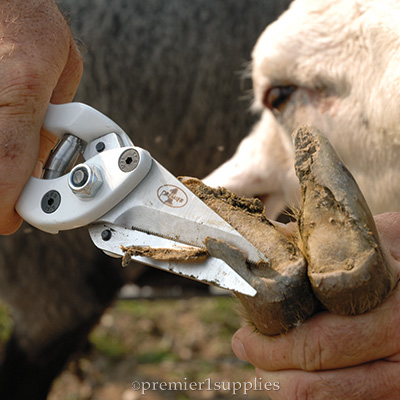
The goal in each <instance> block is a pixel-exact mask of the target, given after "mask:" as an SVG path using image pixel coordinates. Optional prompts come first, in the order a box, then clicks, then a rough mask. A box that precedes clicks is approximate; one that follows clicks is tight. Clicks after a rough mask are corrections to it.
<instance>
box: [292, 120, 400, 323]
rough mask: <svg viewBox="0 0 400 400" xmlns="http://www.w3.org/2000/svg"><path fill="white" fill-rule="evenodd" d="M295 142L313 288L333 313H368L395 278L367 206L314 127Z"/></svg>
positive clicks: (303, 131)
mask: <svg viewBox="0 0 400 400" xmlns="http://www.w3.org/2000/svg"><path fill="white" fill-rule="evenodd" d="M293 141H294V148H295V169H296V174H297V176H298V178H299V181H300V186H301V194H302V204H301V210H300V213H299V218H298V228H299V232H300V238H301V240H302V243H303V248H302V250H303V252H304V253H305V256H306V258H307V262H308V276H309V278H310V282H311V284H312V287H313V290H314V293H315V294H316V296H317V298H318V299H319V300H320V302H321V303H322V304H323V305H324V306H325V307H326V308H327V309H328V310H329V311H331V312H333V313H337V314H345V315H352V314H361V313H364V312H367V311H369V310H371V309H372V308H374V307H376V306H377V305H379V304H380V303H381V302H382V300H383V299H385V298H386V297H387V295H388V294H389V293H390V292H391V290H392V289H393V287H394V285H395V282H396V279H395V274H394V271H393V270H392V269H391V268H390V267H389V265H388V263H387V262H386V260H385V255H384V253H383V251H382V249H381V247H380V244H379V239H378V234H377V231H376V227H375V222H374V219H373V217H372V215H371V212H370V210H369V208H368V205H367V203H366V201H365V199H364V196H363V194H362V193H361V191H360V189H359V187H358V185H357V183H356V182H355V180H354V178H353V176H352V175H351V174H350V172H349V171H348V170H347V168H346V167H345V166H344V165H343V163H342V162H341V161H340V159H339V157H338V155H337V154H336V152H335V150H334V149H333V147H332V146H331V144H330V143H329V142H328V140H327V139H326V138H325V137H324V136H323V135H322V134H321V133H320V132H319V131H318V130H317V129H315V128H313V127H310V126H303V127H301V128H300V129H298V130H297V131H296V132H294V134H293Z"/></svg>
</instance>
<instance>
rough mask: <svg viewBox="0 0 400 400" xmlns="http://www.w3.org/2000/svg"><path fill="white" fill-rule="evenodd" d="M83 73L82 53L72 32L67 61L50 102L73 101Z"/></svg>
mask: <svg viewBox="0 0 400 400" xmlns="http://www.w3.org/2000/svg"><path fill="white" fill-rule="evenodd" d="M82 73H83V62H82V55H81V53H80V51H79V48H78V46H77V44H76V42H75V40H74V39H73V37H72V34H71V35H70V47H69V54H68V59H67V63H66V64H65V67H64V69H63V71H62V73H61V76H60V77H59V79H58V82H57V85H56V87H55V88H54V90H53V93H52V96H51V99H50V102H51V103H54V104H63V103H68V102H70V101H72V99H73V98H74V96H75V93H76V91H77V89H78V86H79V83H80V81H81V78H82Z"/></svg>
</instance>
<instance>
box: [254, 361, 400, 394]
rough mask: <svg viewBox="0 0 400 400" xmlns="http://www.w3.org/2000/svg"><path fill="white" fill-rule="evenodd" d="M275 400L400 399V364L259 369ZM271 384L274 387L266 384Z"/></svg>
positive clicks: (260, 375) (259, 379)
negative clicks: (333, 367)
mask: <svg viewBox="0 0 400 400" xmlns="http://www.w3.org/2000/svg"><path fill="white" fill-rule="evenodd" d="M256 374H257V377H258V381H259V383H263V384H264V386H263V387H266V388H268V389H271V388H272V389H276V388H279V390H268V392H267V393H268V395H269V396H270V397H271V399H272V400H297V399H308V400H320V399H335V400H364V399H368V400H381V399H385V400H395V399H398V398H400V381H399V379H398V376H399V374H400V364H399V363H397V362H390V361H386V360H382V361H377V362H374V363H370V364H364V365H360V366H356V367H352V368H346V369H339V370H332V371H323V372H305V371H293V370H292V371H277V372H267V371H263V370H260V369H257V370H256ZM268 382H271V383H273V385H265V384H266V383H268Z"/></svg>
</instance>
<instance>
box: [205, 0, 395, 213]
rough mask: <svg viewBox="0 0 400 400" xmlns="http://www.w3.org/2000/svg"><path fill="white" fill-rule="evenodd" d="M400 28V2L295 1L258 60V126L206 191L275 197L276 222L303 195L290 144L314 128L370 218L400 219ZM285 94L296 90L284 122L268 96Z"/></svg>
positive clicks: (259, 48) (270, 207) (262, 43)
mask: <svg viewBox="0 0 400 400" xmlns="http://www.w3.org/2000/svg"><path fill="white" fill-rule="evenodd" d="M399 21H400V2H398V1H390V0H367V1H365V0H363V1H356V0H324V1H320V0H296V1H294V2H293V3H292V5H291V7H290V8H289V9H288V10H287V11H286V12H285V13H284V14H283V15H282V16H281V17H280V18H279V19H278V20H277V21H275V22H274V23H273V24H271V25H270V26H269V27H268V28H267V29H266V30H265V31H264V32H263V34H262V35H261V36H260V38H259V40H258V41H257V43H256V45H255V48H254V51H253V62H252V67H253V72H252V76H253V84H254V93H255V100H254V109H255V110H257V111H259V112H261V113H262V116H261V120H260V123H259V124H258V125H256V126H255V128H254V130H253V132H252V133H251V134H250V136H249V137H248V138H246V139H245V140H244V141H243V143H242V144H241V145H240V147H239V148H238V151H237V152H236V154H235V155H234V156H233V158H232V159H231V160H230V161H228V162H227V163H226V164H225V165H224V166H222V167H221V168H220V169H217V170H216V171H215V172H214V173H213V174H211V176H210V177H208V178H207V179H206V183H209V184H211V185H221V186H226V187H228V188H232V189H233V190H236V191H237V192H239V193H242V194H244V195H247V196H254V195H265V194H268V195H269V197H270V199H274V201H273V204H271V203H270V204H269V203H268V199H267V201H266V208H267V213H269V214H270V216H276V215H277V213H278V212H279V210H281V209H282V208H283V207H284V206H285V205H287V204H290V205H292V204H294V203H296V196H297V194H296V193H297V192H298V184H297V181H296V178H295V176H294V169H293V165H292V164H293V152H292V150H291V148H290V146H291V142H290V135H291V133H292V131H293V130H294V129H296V128H297V127H298V126H300V125H302V124H312V125H314V126H316V127H317V128H319V129H320V130H321V131H322V132H323V133H324V134H325V135H326V136H327V137H328V139H329V140H330V141H331V143H332V145H333V146H334V147H335V149H336V150H337V151H338V153H339V155H340V157H341V158H342V160H343V162H344V163H345V164H346V166H347V167H348V168H349V169H350V171H351V172H352V173H353V175H354V176H355V178H356V180H357V182H358V183H359V185H360V187H361V190H362V191H363V193H364V195H365V197H366V199H367V202H368V204H369V205H370V207H371V209H372V212H373V213H375V214H377V213H381V212H385V211H400V200H399V199H400V180H399V176H400V24H399ZM282 85H295V86H296V87H297V88H298V89H297V90H296V91H295V93H294V94H293V95H292V97H291V99H290V101H289V102H288V104H287V106H286V107H285V109H284V111H283V112H282V113H279V112H274V113H272V112H271V111H270V110H269V109H266V108H265V106H264V105H263V98H264V95H265V93H266V91H267V90H268V89H269V88H271V87H275V86H282ZM238 160H240V162H238ZM233 165H236V168H232V166H233ZM242 178H244V179H242ZM254 181H256V182H257V185H254Z"/></svg>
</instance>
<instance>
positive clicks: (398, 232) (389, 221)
mask: <svg viewBox="0 0 400 400" xmlns="http://www.w3.org/2000/svg"><path fill="white" fill-rule="evenodd" d="M375 223H376V227H377V229H378V232H379V237H380V239H381V243H382V246H383V247H384V248H385V249H386V251H387V252H388V253H389V254H390V255H391V256H392V257H393V258H394V260H395V261H397V262H398V266H400V213H397V212H389V213H385V214H379V215H377V216H375ZM398 270H399V273H400V267H399V268H398Z"/></svg>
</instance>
